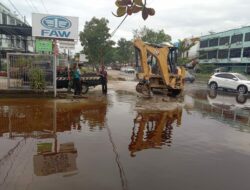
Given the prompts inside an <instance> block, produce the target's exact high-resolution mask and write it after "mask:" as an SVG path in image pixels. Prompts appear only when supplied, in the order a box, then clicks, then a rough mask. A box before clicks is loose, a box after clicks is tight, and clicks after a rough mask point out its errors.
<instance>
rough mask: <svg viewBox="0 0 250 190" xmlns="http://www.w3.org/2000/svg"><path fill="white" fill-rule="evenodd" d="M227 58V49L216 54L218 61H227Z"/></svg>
mask: <svg viewBox="0 0 250 190" xmlns="http://www.w3.org/2000/svg"><path fill="white" fill-rule="evenodd" d="M227 58H228V49H222V50H219V52H218V59H227Z"/></svg>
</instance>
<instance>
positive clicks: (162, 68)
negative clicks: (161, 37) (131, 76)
mask: <svg viewBox="0 0 250 190" xmlns="http://www.w3.org/2000/svg"><path fill="white" fill-rule="evenodd" d="M134 47H135V56H136V68H137V71H138V72H137V78H138V79H139V83H138V85H137V87H136V90H137V92H139V93H142V94H144V95H150V94H152V93H154V92H156V91H158V92H159V91H161V92H163V93H165V92H166V93H167V94H168V95H170V96H177V95H178V94H180V93H181V92H182V90H183V88H184V80H183V79H184V76H185V69H184V68H183V67H178V66H177V48H175V47H171V46H167V45H157V44H148V43H145V42H143V41H142V40H140V39H136V40H135V41H134Z"/></svg>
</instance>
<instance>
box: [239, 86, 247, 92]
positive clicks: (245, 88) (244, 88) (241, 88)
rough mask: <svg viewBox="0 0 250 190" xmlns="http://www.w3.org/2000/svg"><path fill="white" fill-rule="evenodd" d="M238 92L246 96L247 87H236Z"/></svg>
mask: <svg viewBox="0 0 250 190" xmlns="http://www.w3.org/2000/svg"><path fill="white" fill-rule="evenodd" d="M238 92H239V93H240V94H246V93H247V87H246V86H244V85H241V86H239V87H238Z"/></svg>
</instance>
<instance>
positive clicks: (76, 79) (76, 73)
mask: <svg viewBox="0 0 250 190" xmlns="http://www.w3.org/2000/svg"><path fill="white" fill-rule="evenodd" d="M73 69H74V70H73V86H74V95H80V94H81V81H80V80H81V71H80V69H79V68H78V66H77V65H76V64H74V67H73Z"/></svg>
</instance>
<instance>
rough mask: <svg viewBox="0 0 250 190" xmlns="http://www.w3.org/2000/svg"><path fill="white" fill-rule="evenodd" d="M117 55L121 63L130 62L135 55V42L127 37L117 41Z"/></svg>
mask: <svg viewBox="0 0 250 190" xmlns="http://www.w3.org/2000/svg"><path fill="white" fill-rule="evenodd" d="M117 45H118V47H117V52H116V53H117V57H118V59H119V62H120V63H129V62H130V61H131V60H132V57H133V44H132V42H131V41H127V40H126V39H125V38H121V39H120V40H119V41H118V42H117Z"/></svg>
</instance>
